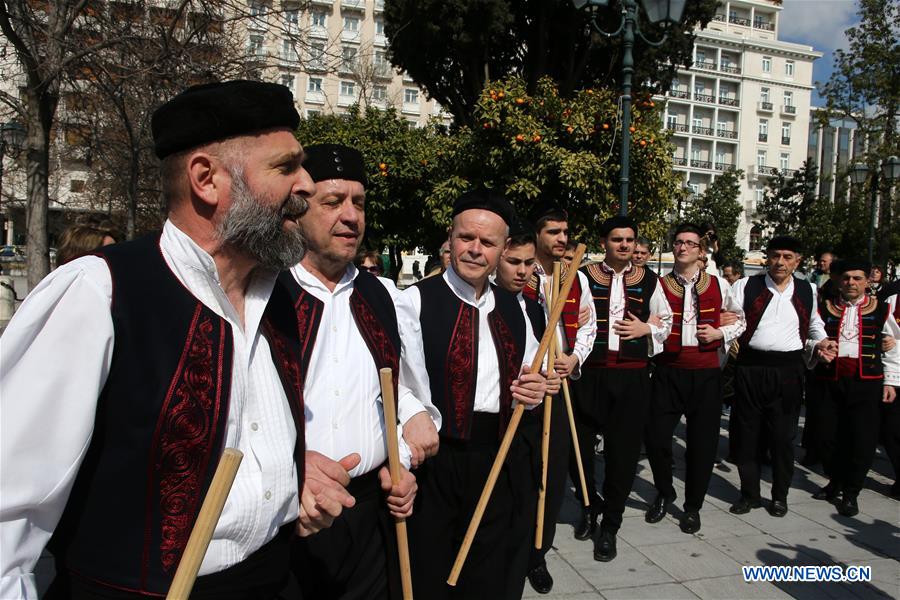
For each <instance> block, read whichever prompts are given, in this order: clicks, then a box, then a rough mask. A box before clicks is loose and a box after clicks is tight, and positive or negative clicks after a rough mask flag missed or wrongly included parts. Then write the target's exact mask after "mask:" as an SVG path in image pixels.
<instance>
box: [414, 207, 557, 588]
mask: <svg viewBox="0 0 900 600" xmlns="http://www.w3.org/2000/svg"><path fill="white" fill-rule="evenodd" d="M513 218H514V212H513V209H512V206H511V205H510V204H509V203H508V202H507V201H506V199H505V198H503V197H502V196H500V195H499V194H497V193H495V192H491V191H488V190H477V191H471V192H467V193H465V194H463V195H462V196H460V198H459V199H458V200H457V201H456V203H455V204H454V207H453V223H452V225H451V228H450V266H449V267H448V268H447V271H446V272H445V273H443V274H442V275H441V276H440V277H432V278H429V279H424V280H422V281H420V282H419V283H417V284H416V285H414V286H412V287H410V288H409V289H407V290H405V291H404V292H403V293H402V294H400V296H399V297H398V301H397V316H398V318H399V321H400V330H401V334H402V336H401V337H402V341H403V359H404V360H403V362H402V363H401V370H402V371H403V373H404V374H405V375H408V376H409V381H410V387H411V388H412V390H413V393H414V394H415V395H416V397H417V398H420V399H430V401H431V402H432V403H433V404H434V405H435V406H436V407H437V408H438V410H439V411H440V412H441V415H442V425H441V441H440V447H439V450H438V453H437V455H435V456H434V457H433V458H431V459H429V460H428V461H427V462H426V463H425V465H424V466H423V467H421V468H420V469H419V471H418V474H417V475H418V483H419V491H418V495H417V497H416V502H415V511H414V513H413V516H412V518H410V519H409V522H408V525H409V536H410V546H411V548H413V550H412V552H411V554H412V575H413V577H412V578H413V587H414V590H415V595H416V597H418V598H428V599H429V600H431V599H436V600H440V599H442V598H491V599H494V598H519V597H521V594H522V588H523V586H524V584H525V571H526V568H527V555H526V554H525V553H524V552H522V548H523V547H524V545H525V544H526V543H527V541H526V540H527V539H528V537H529V534H530V533H532V532H533V509H531V510H529V508H528V507H529V506H532V507H533V505H534V497H535V496H536V494H537V484H536V473H535V471H536V462H537V461H536V452H537V448H533V447H531V445H530V444H529V443H528V438H527V436H526V437H517V438H516V439H515V441H514V443H513V446H512V449H511V451H510V454H509V460H508V461H506V463H505V465H504V467H503V469H502V471H501V473H500V478H499V481H498V482H497V484H496V487H495V489H494V491H493V495H492V497H491V499H490V502H489V503H488V505H487V512H486V514H485V516H484V522H483V523H482V527H481V529H480V530H479V531H478V534H477V536H476V537H475V539H474V543H473V545H472V548H471V552H472V556H471V557H470V558H469V561H468V563H467V565H466V569H465V570H464V571H463V573H462V577H461V579H460V581H459V585H457V586H456V587H453V588H451V587H450V586H448V584H447V583H446V580H447V575H448V573H450V568H451V566H452V564H453V560H454V556H455V554H456V551H457V549H458V548H459V546H460V543H461V541H462V539H463V536H464V535H465V533H466V529H467V526H468V524H469V520H470V518H471V517H472V515H473V513H474V511H475V505H476V502H477V501H478V499H479V496H480V494H481V490H482V487H483V486H484V484H485V481H486V480H487V478H488V474H489V472H490V470H491V466H492V464H493V460H494V457H495V456H496V454H497V452H498V449H499V446H500V439H501V437H502V436H503V433H504V431H505V430H506V426H507V422H508V420H509V418H510V415H511V413H512V410H513V406H514V404H515V403H517V402H521V403H525V404H527V405H536V404H539V403H540V402H541V400H542V399H543V397H544V394H545V392H546V381H545V378H544V376H543V375H541V374H540V373H530V372H529V371H530V366H529V365H530V362H531V360H532V359H533V357H534V355H535V354H536V352H537V349H538V342H537V341H536V339H535V338H534V335H533V333H532V331H531V325H530V322H529V321H528V319H527V317H526V315H525V313H524V311H523V309H522V307H521V305H520V304H519V302H518V300H517V299H516V296H515V295H514V294H511V293H509V292H507V291H505V290H503V289H500V288H497V287H496V286H493V285H491V284H490V282H489V281H488V277H489V275H490V274H491V273H492V272H493V271H494V270H495V269H496V268H497V264H498V262H499V261H500V256H501V253H502V252H503V250H504V248H505V247H506V245H507V241H508V238H509V224H510V223H511V222H512V221H513ZM418 365H425V368H424V369H422V368H416V367H417V366H418Z"/></svg>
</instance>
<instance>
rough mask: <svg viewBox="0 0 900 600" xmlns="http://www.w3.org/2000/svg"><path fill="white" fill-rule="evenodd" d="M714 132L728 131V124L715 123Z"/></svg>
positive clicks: (723, 122) (722, 122)
mask: <svg viewBox="0 0 900 600" xmlns="http://www.w3.org/2000/svg"><path fill="white" fill-rule="evenodd" d="M716 131H728V123H726V122H725V121H718V122H717V123H716Z"/></svg>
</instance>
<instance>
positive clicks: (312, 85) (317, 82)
mask: <svg viewBox="0 0 900 600" xmlns="http://www.w3.org/2000/svg"><path fill="white" fill-rule="evenodd" d="M306 91H307V92H312V93H314V94H321V93H322V78H321V77H310V78H309V81H308V82H307V83H306Z"/></svg>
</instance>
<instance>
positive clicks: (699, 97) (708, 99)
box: [694, 94, 716, 104]
mask: <svg viewBox="0 0 900 600" xmlns="http://www.w3.org/2000/svg"><path fill="white" fill-rule="evenodd" d="M694 100H699V101H700V102H709V103H711V104H715V103H716V97H715V96H713V95H712V94H694Z"/></svg>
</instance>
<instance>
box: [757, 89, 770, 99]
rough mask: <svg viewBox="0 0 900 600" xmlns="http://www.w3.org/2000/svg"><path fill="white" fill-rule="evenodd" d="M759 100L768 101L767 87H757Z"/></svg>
mask: <svg viewBox="0 0 900 600" xmlns="http://www.w3.org/2000/svg"><path fill="white" fill-rule="evenodd" d="M759 101H760V102H768V101H769V88H767V87H764V88H759Z"/></svg>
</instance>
